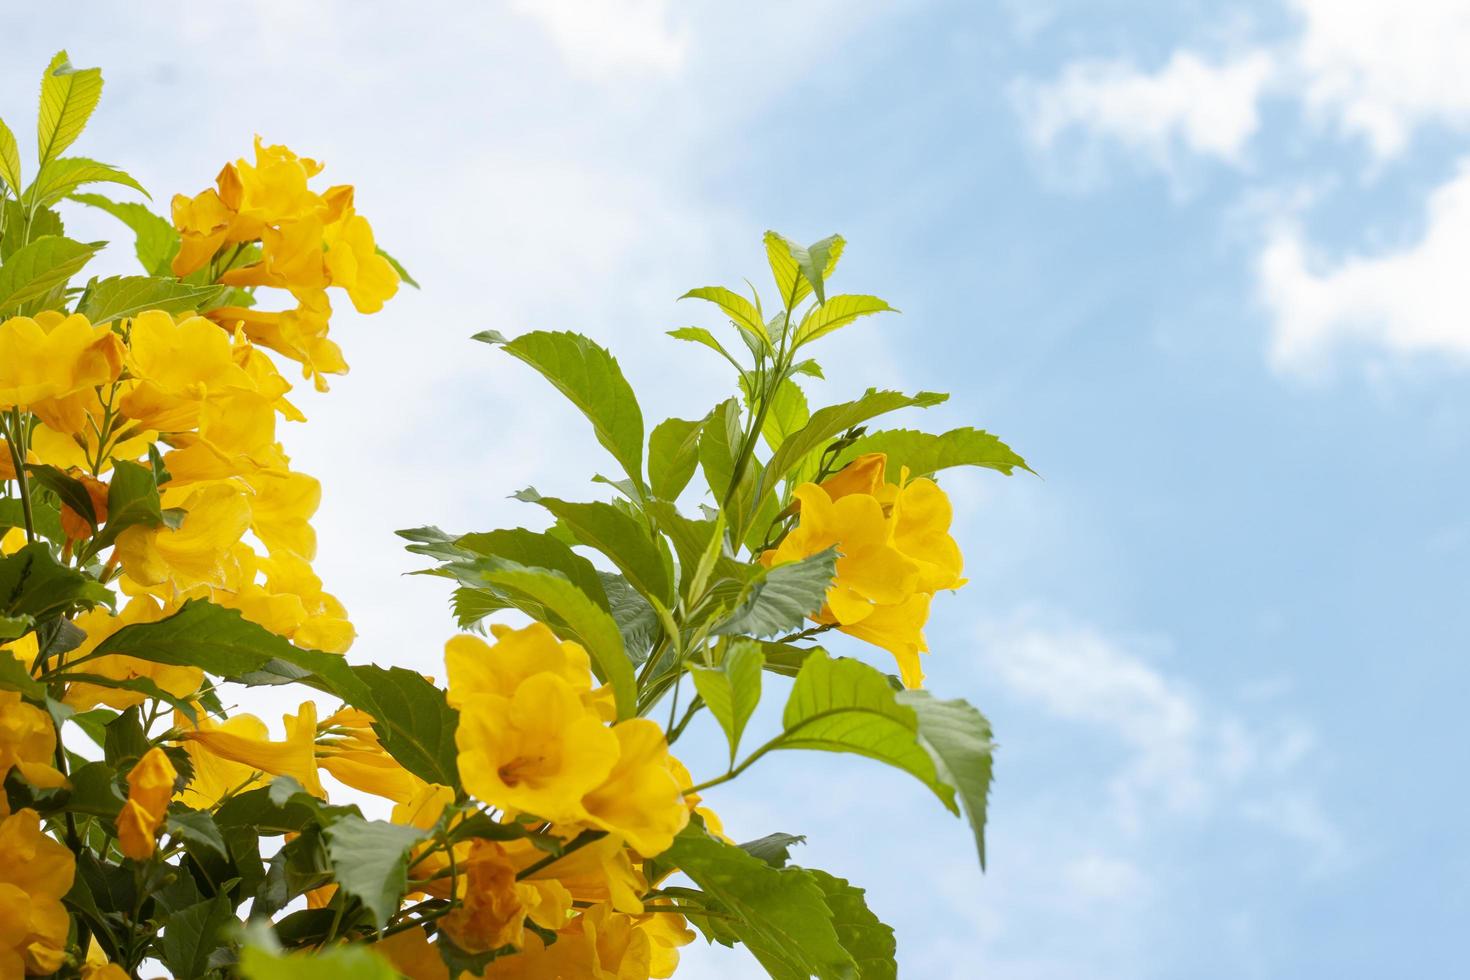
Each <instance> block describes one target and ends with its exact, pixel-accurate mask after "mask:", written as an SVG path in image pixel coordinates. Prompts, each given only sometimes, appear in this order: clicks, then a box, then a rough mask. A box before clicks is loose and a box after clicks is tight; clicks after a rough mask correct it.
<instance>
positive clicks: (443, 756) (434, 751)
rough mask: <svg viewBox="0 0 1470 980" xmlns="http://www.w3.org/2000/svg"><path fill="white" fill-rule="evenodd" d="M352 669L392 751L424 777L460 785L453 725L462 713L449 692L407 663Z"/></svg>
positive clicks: (375, 727) (453, 786)
mask: <svg viewBox="0 0 1470 980" xmlns="http://www.w3.org/2000/svg"><path fill="white" fill-rule="evenodd" d="M352 672H353V673H354V674H355V675H357V677H358V679H359V680H361V681H362V682H363V684H364V685H366V687H367V689H368V691H369V693H370V694H371V696H372V699H373V703H374V704H375V705H376V706H377V710H376V711H374V712H373V721H374V724H373V730H374V731H375V732H376V733H377V736H378V741H379V742H381V743H382V745H383V748H384V749H386V750H387V752H388V754H389V755H391V756H392V757H393V758H394V759H395V760H396V761H397V762H398V764H399V765H401V766H402V767H403V768H404V769H407V770H408V771H409V772H411V773H413V774H414V775H415V776H418V777H419V778H420V779H422V780H424V781H425V782H429V783H438V784H439V785H440V786H448V787H450V788H451V789H455V790H458V789H459V766H458V763H457V762H456V761H455V760H456V758H457V751H456V749H455V747H454V730H455V728H456V727H458V725H459V712H458V711H456V710H455V709H453V708H451V707H450V706H449V703H448V702H447V701H446V700H445V698H444V691H443V690H442V689H440V688H438V687H435V686H434V685H433V684H431V683H429V682H428V681H427V680H425V679H424V676H423V675H422V674H419V673H417V672H415V671H412V670H406V669H404V668H402V667H389V668H386V669H385V668H383V667H379V666H377V665H375V664H369V665H366V666H360V667H353V668H352Z"/></svg>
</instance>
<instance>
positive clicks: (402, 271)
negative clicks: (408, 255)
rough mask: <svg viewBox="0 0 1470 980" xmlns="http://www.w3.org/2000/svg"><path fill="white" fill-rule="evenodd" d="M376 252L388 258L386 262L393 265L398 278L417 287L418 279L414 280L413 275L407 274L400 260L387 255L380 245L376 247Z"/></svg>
mask: <svg viewBox="0 0 1470 980" xmlns="http://www.w3.org/2000/svg"><path fill="white" fill-rule="evenodd" d="M378 254H379V255H381V256H382V257H383V258H385V259H387V260H388V264H389V265H391V266H392V267H393V271H394V272H396V273H398V278H399V279H402V280H403V281H404V282H405V283H407V284H408V285H410V286H412V287H413V288H414V289H418V288H419V284H418V281H417V280H415V279H414V277H413V276H411V275H409V274H408V270H407V269H405V268H404V267H403V263H402V262H399V261H398V260H397V259H395V258H394V257H393V256H391V255H389V254H388V253H387V252H386V251H384V250H383V249H382V247H379V248H378Z"/></svg>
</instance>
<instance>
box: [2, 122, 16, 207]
mask: <svg viewBox="0 0 1470 980" xmlns="http://www.w3.org/2000/svg"><path fill="white" fill-rule="evenodd" d="M20 179H21V173H20V147H19V146H18V145H17V144H16V142H15V134H14V133H12V132H11V131H10V127H9V126H7V125H5V120H3V119H0V183H3V184H4V185H5V186H6V187H9V188H10V193H11V194H12V195H14V196H15V197H20V192H21V182H20Z"/></svg>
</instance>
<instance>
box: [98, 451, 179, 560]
mask: <svg viewBox="0 0 1470 980" xmlns="http://www.w3.org/2000/svg"><path fill="white" fill-rule="evenodd" d="M163 522H164V521H163V511H162V509H161V506H160V502H159V497H158V484H157V483H156V482H155V481H154V475H153V470H152V469H151V468H150V467H147V466H143V465H141V464H138V463H133V462H129V461H128V460H124V459H119V460H114V461H113V470H112V482H111V483H110V484H109V485H108V487H107V523H106V524H104V525H103V527H102V530H101V531H99V532H98V533H97V534H96V535H95V536H94V537H93V538H92V540H91V542H89V543H88V545H87V551H86V554H87V555H95V554H98V553H100V552H101V551H102V550H103V549H104V548H107V547H108V546H110V545H111V544H112V543H113V542H114V541H116V540H117V536H118V535H119V534H121V533H122V532H123V531H126V530H127V529H128V528H130V527H137V526H139V525H141V526H143V527H158V526H159V525H160V524H162V523H163Z"/></svg>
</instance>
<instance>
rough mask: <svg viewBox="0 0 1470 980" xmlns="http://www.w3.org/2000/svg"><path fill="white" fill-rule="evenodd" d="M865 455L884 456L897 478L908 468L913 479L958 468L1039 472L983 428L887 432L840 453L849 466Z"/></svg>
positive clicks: (839, 455) (873, 434)
mask: <svg viewBox="0 0 1470 980" xmlns="http://www.w3.org/2000/svg"><path fill="white" fill-rule="evenodd" d="M864 453H884V454H886V455H887V456H888V464H887V470H888V472H889V473H890V474H892V475H893V477H894V478H895V479H896V478H897V477H898V474H899V472H900V470H901V469H902V468H903V467H905V466H907V467H908V470H909V476H932V475H933V474H935V473H937V472H939V471H940V470H946V469H949V468H951V467H954V466H983V467H985V468H987V469H992V470H999V471H1000V472H1002V473H1004V474H1005V475H1006V476H1010V475H1011V472H1012V471H1013V470H1015V469H1016V468H1017V467H1020V468H1021V469H1023V470H1025V471H1026V472H1028V473H1031V472H1035V471H1034V470H1032V469H1031V467H1029V466H1027V465H1026V461H1025V460H1024V459H1022V458H1021V457H1020V456H1018V455H1017V454H1016V453H1015V452H1014V451H1013V450H1012V449H1011V447H1010V446H1007V445H1006V444H1005V443H1003V442H1001V441H1000V439H998V438H996V437H995V436H993V435H991V434H990V433H989V432H985V431H983V430H981V429H970V428H964V429H951V430H950V431H948V432H946V433H944V434H942V435H933V434H931V433H928V432H916V431H914V430H912V429H885V430H883V431H881V432H871V433H869V434H867V435H865V436H862V437H861V438H859V439H857V440H855V441H853V442H852V443H851V444H850V445H849V446H847V447H846V448H845V449H843V450H842V452H841V453H840V454H838V457H837V459H838V462H839V464H840V465H846V464H847V463H849V462H851V461H852V460H854V459H856V458H857V457H859V456H861V455H863V454H864Z"/></svg>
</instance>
